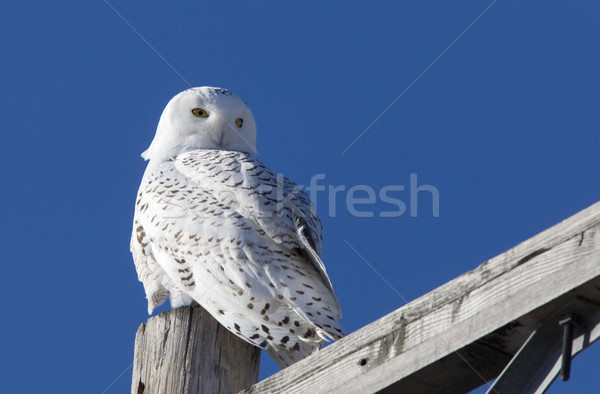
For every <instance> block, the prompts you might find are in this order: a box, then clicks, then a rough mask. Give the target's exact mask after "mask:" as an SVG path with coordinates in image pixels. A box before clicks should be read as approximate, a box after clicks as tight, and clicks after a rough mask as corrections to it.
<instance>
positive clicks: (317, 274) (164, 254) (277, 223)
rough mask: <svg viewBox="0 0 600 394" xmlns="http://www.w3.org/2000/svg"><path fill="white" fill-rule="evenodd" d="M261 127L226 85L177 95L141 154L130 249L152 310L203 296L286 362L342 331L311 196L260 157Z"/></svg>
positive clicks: (218, 315)
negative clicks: (141, 172) (143, 166)
mask: <svg viewBox="0 0 600 394" xmlns="http://www.w3.org/2000/svg"><path fill="white" fill-rule="evenodd" d="M255 156H256V125H255V122H254V118H253V116H252V113H251V112H250V109H249V108H248V106H247V105H246V103H245V102H244V101H243V100H242V99H240V98H239V97H238V96H237V95H235V94H233V93H232V92H230V91H229V90H226V89H221V88H214V87H200V88H192V89H188V90H186V91H184V92H182V93H179V94H178V95H176V96H175V97H174V98H173V99H172V100H171V101H170V102H169V103H168V104H167V106H166V108H165V110H164V111H163V114H162V116H161V117H160V121H159V123H158V128H157V130H156V135H155V137H154V140H153V141H152V143H151V145H150V147H149V148H148V150H146V151H145V152H144V153H142V157H143V158H144V159H146V160H149V163H148V167H147V168H146V172H145V173H144V177H143V179H142V183H141V185H140V189H139V193H138V195H137V201H136V205H135V217H134V224H133V233H132V238H131V253H132V254H133V259H134V262H135V267H136V270H137V273H138V278H139V280H140V281H141V282H142V283H143V284H144V290H145V291H146V296H147V298H148V313H150V314H151V313H152V311H153V310H154V308H156V307H157V306H159V305H161V304H162V303H163V302H164V301H165V300H166V299H167V297H168V298H169V301H170V302H171V307H173V308H176V307H179V306H182V305H189V304H190V303H191V302H192V301H196V302H198V303H199V304H200V305H202V307H204V309H206V310H207V311H208V312H209V313H210V314H211V315H212V316H213V317H214V318H215V319H217V320H218V321H219V323H221V324H222V325H223V326H225V327H227V329H228V330H229V331H231V332H232V333H234V334H235V335H237V336H238V337H240V338H242V339H243V340H245V341H247V342H249V343H251V344H253V345H255V346H258V347H260V348H263V349H266V350H267V351H268V352H269V354H270V355H271V356H272V357H273V359H274V360H275V361H276V362H277V364H278V365H279V366H281V367H282V368H283V367H286V366H288V365H290V364H292V363H294V362H296V361H298V360H300V359H302V358H304V357H306V356H308V355H309V354H311V353H314V352H315V351H317V350H318V349H319V348H320V347H321V345H322V344H323V341H324V340H328V339H338V338H340V337H342V336H343V335H344V330H343V328H342V327H341V325H340V323H339V322H338V319H339V318H340V317H341V315H342V314H341V310H340V306H339V303H338V300H337V298H336V295H335V293H334V291H333V287H332V285H331V281H330V280H329V277H328V276H327V272H326V271H325V267H324V265H323V262H322V261H321V259H320V258H319V254H320V252H321V247H322V238H321V230H322V229H321V222H320V220H319V218H318V216H317V214H316V212H315V208H314V206H313V205H312V203H311V201H310V200H309V198H308V196H307V195H306V194H305V193H304V192H303V191H302V190H300V188H299V187H298V186H297V185H296V184H294V183H293V182H291V181H289V180H288V179H286V178H284V177H282V176H280V175H277V174H276V173H274V172H273V171H271V170H270V169H268V168H267V167H265V165H264V164H263V163H261V162H260V161H259V160H258V159H257V158H256V157H255Z"/></svg>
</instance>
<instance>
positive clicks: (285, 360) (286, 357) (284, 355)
mask: <svg viewBox="0 0 600 394" xmlns="http://www.w3.org/2000/svg"><path fill="white" fill-rule="evenodd" d="M298 347H299V349H298V350H294V349H291V348H285V349H284V348H279V349H276V348H274V347H268V348H267V353H269V356H271V358H273V360H275V362H276V363H277V365H279V367H280V368H281V369H283V368H286V367H289V366H290V365H292V364H294V363H295V362H298V361H300V360H302V359H303V358H305V357H308V356H310V355H311V354H313V353H316V352H317V351H319V349H320V347H321V343H318V342H317V343H315V342H303V341H299V342H298Z"/></svg>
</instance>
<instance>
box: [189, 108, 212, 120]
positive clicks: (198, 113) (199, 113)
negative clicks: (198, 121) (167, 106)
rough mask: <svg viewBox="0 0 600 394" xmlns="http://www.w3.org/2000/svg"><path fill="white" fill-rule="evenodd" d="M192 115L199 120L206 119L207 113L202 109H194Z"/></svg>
mask: <svg viewBox="0 0 600 394" xmlns="http://www.w3.org/2000/svg"><path fill="white" fill-rule="evenodd" d="M192 113H193V114H194V116H197V117H199V118H208V112H207V111H206V110H205V109H202V108H194V109H193V110H192Z"/></svg>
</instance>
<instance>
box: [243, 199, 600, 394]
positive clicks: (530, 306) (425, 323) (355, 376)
mask: <svg viewBox="0 0 600 394" xmlns="http://www.w3.org/2000/svg"><path fill="white" fill-rule="evenodd" d="M576 297H582V298H585V299H588V300H591V301H594V302H600V203H596V204H594V205H592V206H591V207H589V208H587V209H585V210H583V211H581V212H579V213H578V214H576V215H574V216H572V217H570V218H569V219H567V220H565V221H563V222H561V223H559V224H557V225H555V226H554V227H552V228H550V229H548V230H546V231H544V232H542V233H540V234H538V235H536V236H534V237H533V238H531V239H529V240H527V241H525V242H523V243H521V244H519V245H517V246H515V247H514V248H512V249H510V250H508V251H507V252H505V253H503V254H501V255H499V256H497V257H495V258H493V259H491V260H489V261H486V262H484V263H483V264H481V265H480V266H479V267H478V268H476V269H475V270H473V271H470V272H467V273H465V274H464V275H462V276H460V277H458V278H456V279H454V280H452V281H451V282H448V283H447V284H445V285H443V286H441V287H439V288H437V289H435V290H433V291H432V292H430V293H428V294H426V295H424V296H422V297H420V298H418V299H417V300H415V301H413V302H411V303H409V304H407V305H405V306H403V307H401V308H400V309H398V310H396V311H394V312H392V313H390V314H389V315H387V316H384V317H383V318H381V319H379V320H377V321H375V322H373V323H371V324H369V325H368V326H366V327H363V328H362V329H360V330H358V331H356V332H354V333H352V334H351V335H349V336H347V337H345V338H343V339H341V340H339V341H337V342H336V343H334V344H332V345H331V346H328V347H327V348H325V349H323V350H322V351H320V352H318V353H317V354H315V355H313V356H310V357H308V358H306V359H304V360H302V361H300V362H298V363H296V364H294V365H292V366H291V367H288V368H286V369H284V370H283V371H281V372H279V373H277V374H275V375H273V376H271V377H269V378H267V379H265V380H264V381H262V382H260V383H258V384H256V385H254V386H252V387H250V388H249V389H247V390H244V392H245V393H263V392H270V393H280V392H285V393H294V392H310V393H349V392H361V393H368V392H377V391H383V392H402V393H412V392H428V393H436V392H468V391H470V390H471V389H473V388H476V387H478V386H480V385H482V384H484V383H485V382H487V381H489V380H490V379H493V378H494V377H496V376H497V375H498V374H499V373H500V372H501V371H502V369H503V368H504V367H505V366H506V364H507V363H508V362H509V361H510V359H511V358H512V356H513V355H514V354H515V353H516V352H517V351H518V350H519V348H520V347H521V345H522V344H523V343H524V341H525V340H526V339H527V338H528V337H529V335H530V334H531V333H532V332H533V331H534V330H535V329H536V328H537V327H538V326H539V325H540V324H541V322H543V321H545V320H546V319H547V318H548V317H549V316H551V315H553V314H555V313H557V311H559V310H561V308H563V307H565V305H568V304H567V303H568V301H569V300H572V299H574V298H576Z"/></svg>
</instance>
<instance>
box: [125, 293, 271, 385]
mask: <svg viewBox="0 0 600 394" xmlns="http://www.w3.org/2000/svg"><path fill="white" fill-rule="evenodd" d="M259 363H260V349H258V348H256V347H254V346H252V345H250V344H248V343H246V342H244V341H242V340H241V339H239V338H237V337H236V336H235V335H233V334H231V333H230V332H229V331H228V330H227V329H226V328H224V327H223V326H221V325H220V324H219V323H218V322H217V321H216V320H215V319H214V318H213V317H212V316H211V315H210V314H209V313H208V312H206V311H205V310H204V309H203V308H202V307H200V306H199V305H197V304H195V303H194V304H193V305H192V306H188V307H182V308H177V309H173V310H170V311H167V312H163V313H161V314H160V315H158V316H154V317H152V318H150V319H148V322H146V323H143V324H142V325H141V326H140V327H139V328H138V330H137V333H136V336H135V356H134V361H133V379H132V385H131V393H132V394H149V393H152V394H154V393H165V394H170V393H188V394H197V393H237V392H239V391H240V390H242V389H245V388H247V387H249V386H251V385H252V384H254V383H256V382H257V381H258V366H259Z"/></svg>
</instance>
